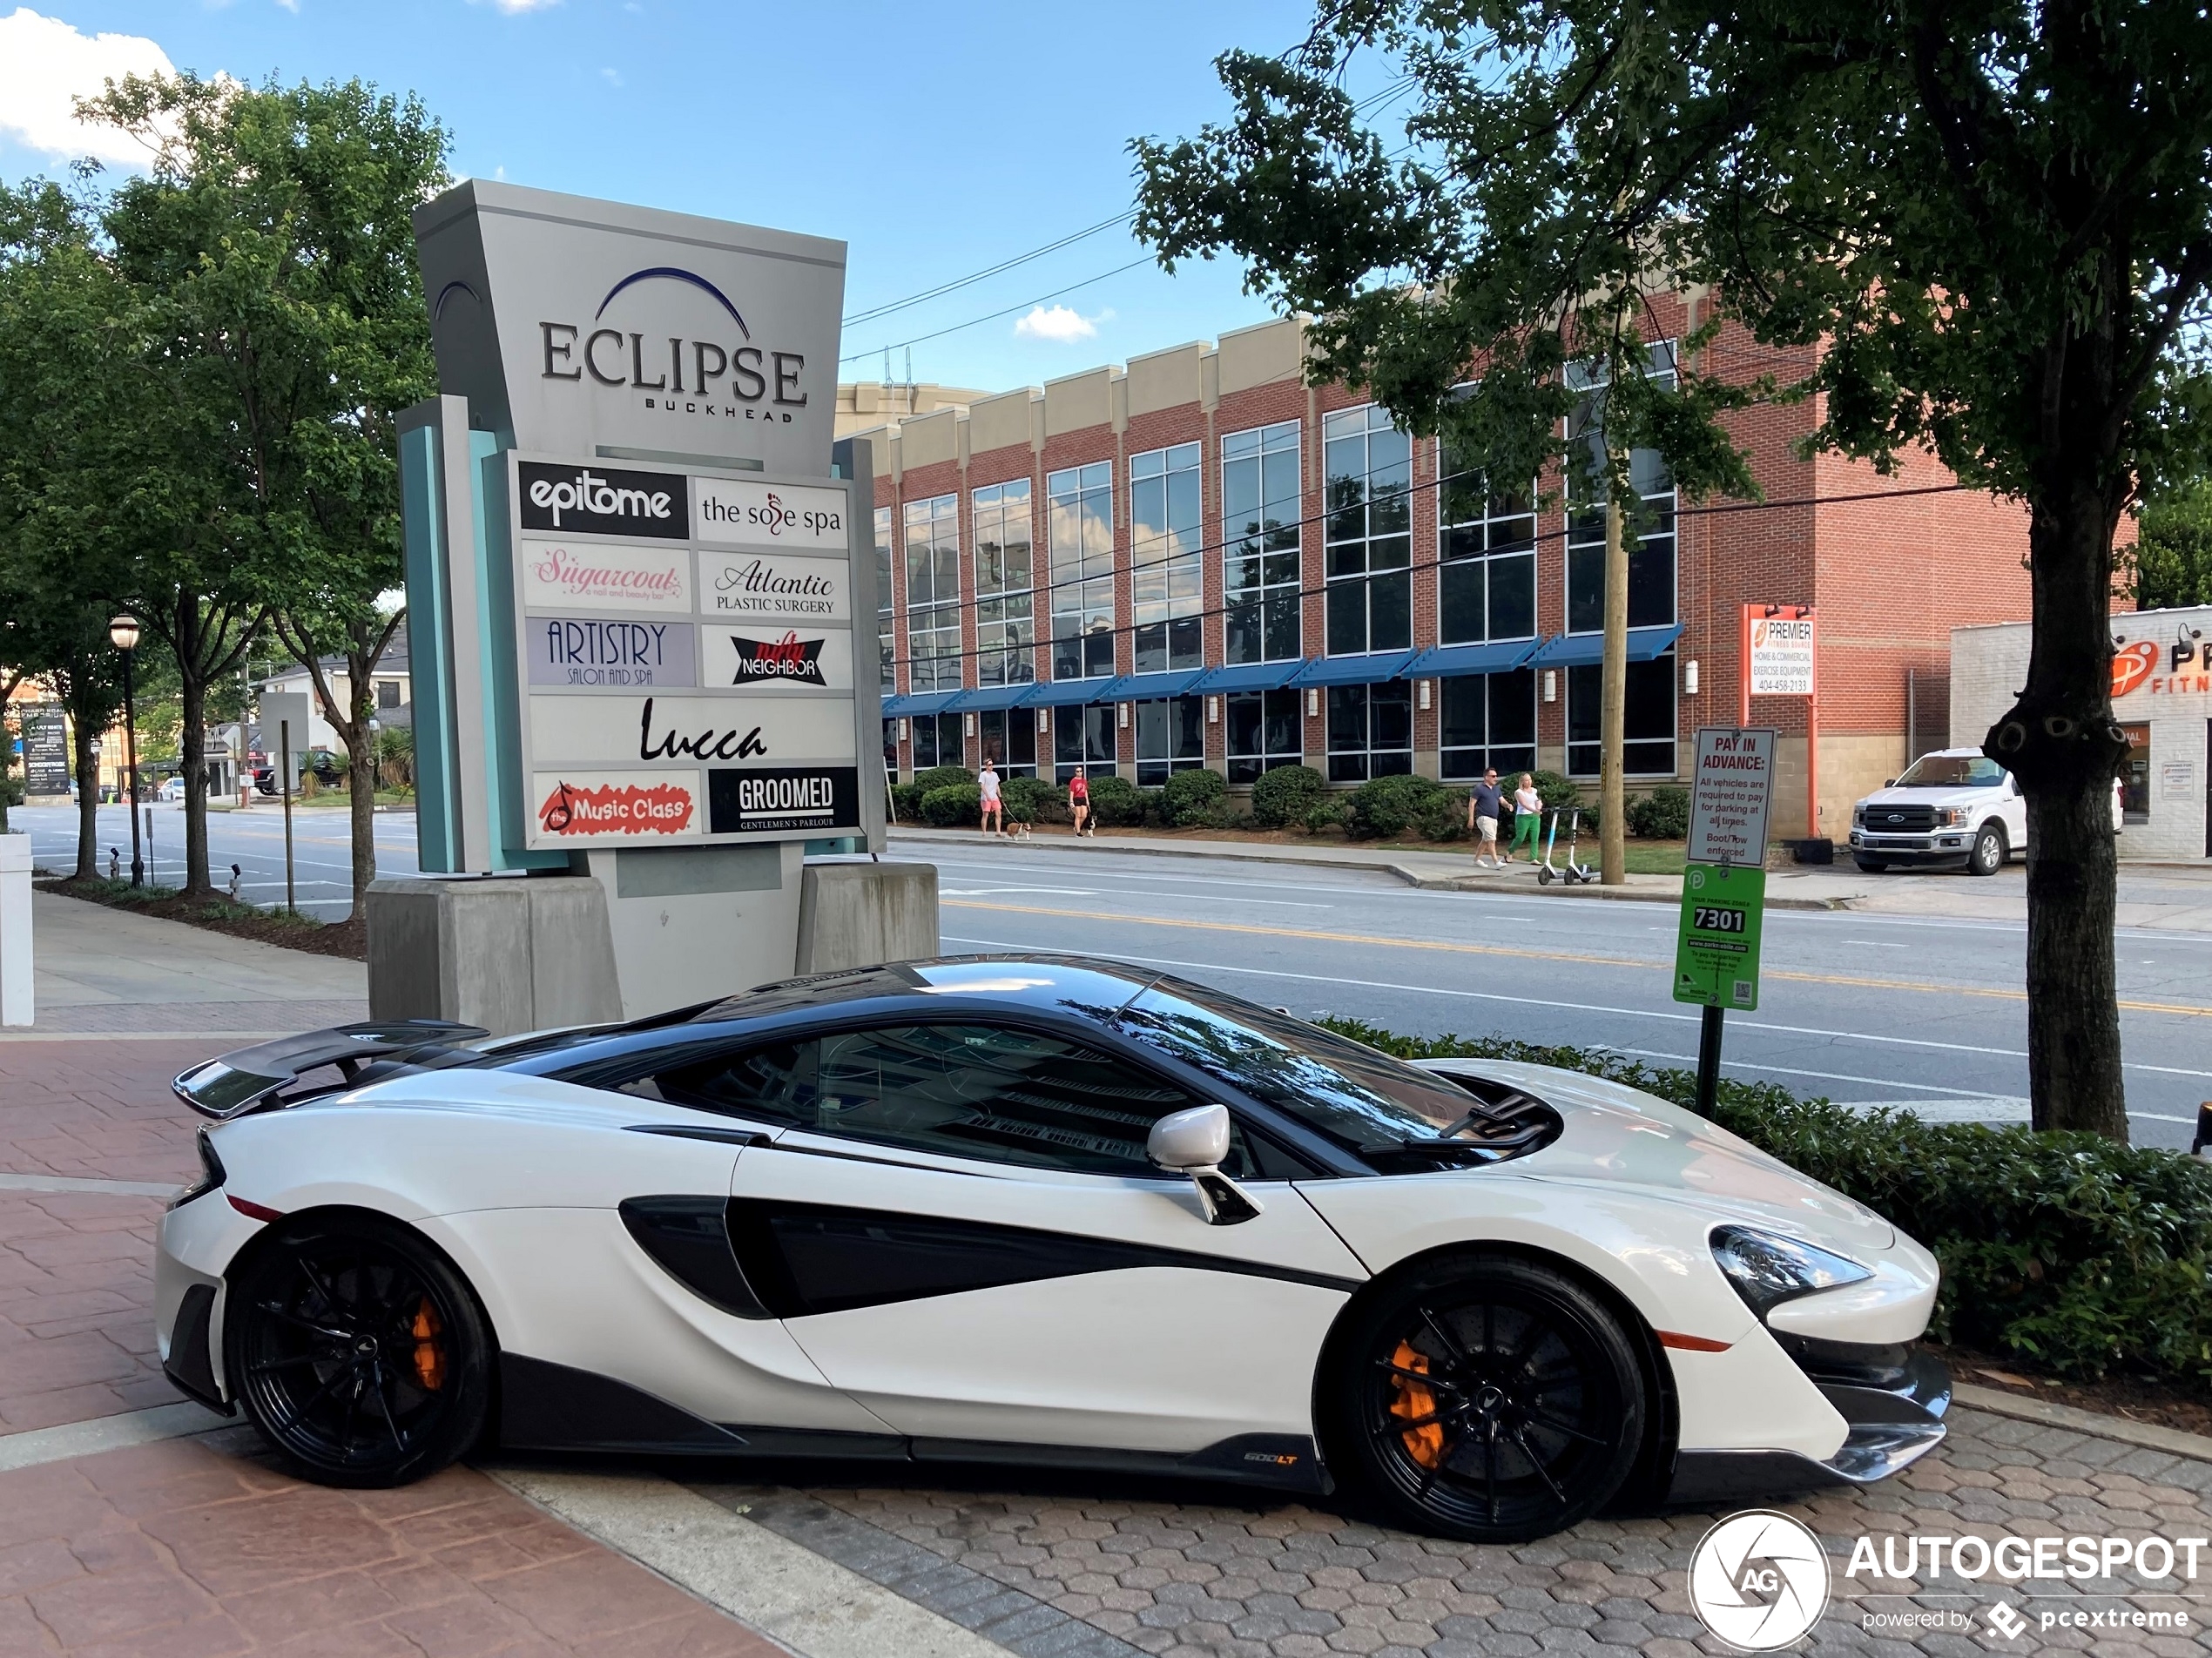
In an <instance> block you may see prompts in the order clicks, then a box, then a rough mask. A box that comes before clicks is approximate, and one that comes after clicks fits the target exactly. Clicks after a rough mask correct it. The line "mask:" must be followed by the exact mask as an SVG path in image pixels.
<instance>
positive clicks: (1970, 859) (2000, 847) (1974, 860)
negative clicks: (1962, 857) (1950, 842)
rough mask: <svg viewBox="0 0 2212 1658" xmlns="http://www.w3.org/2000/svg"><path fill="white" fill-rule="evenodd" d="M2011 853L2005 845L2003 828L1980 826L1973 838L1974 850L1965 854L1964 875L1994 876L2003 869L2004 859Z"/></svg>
mask: <svg viewBox="0 0 2212 1658" xmlns="http://www.w3.org/2000/svg"><path fill="white" fill-rule="evenodd" d="M2011 853H2012V849H2011V848H2010V847H2009V846H2006V844H2005V826H2003V825H2002V824H1996V823H1986V824H1984V825H1982V826H1981V832H1980V833H1979V834H1978V835H1976V836H1975V837H1974V849H1973V851H1972V852H1971V853H1967V854H1966V873H1968V874H1969V875H1994V874H1995V873H1997V872H1998V871H1999V870H2000V869H2002V868H2004V866H2005V859H2006V858H2007V857H2009V856H2010V855H2011Z"/></svg>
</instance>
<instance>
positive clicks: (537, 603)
mask: <svg viewBox="0 0 2212 1658" xmlns="http://www.w3.org/2000/svg"><path fill="white" fill-rule="evenodd" d="M509 465H510V466H511V467H512V468H513V471H512V473H511V475H510V477H509V500H510V501H511V502H513V503H514V522H513V523H512V525H511V529H512V530H513V537H514V538H513V546H514V549H515V596H516V609H517V611H518V615H517V617H516V654H517V657H518V662H517V664H516V665H517V668H518V671H519V684H521V686H522V688H523V696H522V698H521V701H522V725H523V731H522V737H523V752H524V754H525V755H527V756H528V758H529V813H530V821H529V845H530V846H532V847H533V848H540V847H547V848H550V847H559V846H579V845H592V846H608V845H625V844H626V845H631V846H669V845H671V844H680V843H683V842H687V841H725V840H726V841H738V840H744V839H749V838H763V839H789V838H790V837H791V836H792V834H793V833H794V832H804V833H807V834H819V835H824V836H828V835H835V834H841V833H846V832H851V831H853V830H856V829H858V828H860V770H859V738H858V733H857V731H856V729H855V726H854V723H853V722H854V717H855V716H854V708H853V596H852V585H853V584H852V568H851V559H852V551H851V548H852V528H853V527H852V523H851V513H852V504H851V497H850V496H849V495H847V493H846V491H845V490H844V489H839V488H836V487H834V486H829V487H825V486H824V485H822V484H820V483H806V482H782V481H778V480H772V479H765V478H761V477H759V476H757V475H753V476H745V477H742V478H731V477H727V476H724V475H708V474H703V473H694V472H678V471H668V470H662V469H658V468H652V469H648V468H639V467H637V466H634V465H631V464H629V463H624V464H622V465H619V466H610V465H609V464H607V463H605V462H569V461H558V460H546V459H542V458H535V457H533V458H527V459H526V458H523V457H522V456H520V455H516V456H513V457H512V458H511V459H510V461H509Z"/></svg>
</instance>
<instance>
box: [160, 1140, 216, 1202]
mask: <svg viewBox="0 0 2212 1658" xmlns="http://www.w3.org/2000/svg"><path fill="white" fill-rule="evenodd" d="M194 1137H195V1139H196V1140H197V1142H198V1143H199V1179H198V1180H195V1181H194V1182H192V1184H191V1185H189V1186H187V1187H185V1189H184V1190H182V1191H180V1192H179V1193H178V1194H177V1195H176V1196H174V1197H172V1198H171V1199H170V1200H169V1207H170V1208H172V1209H182V1208H183V1207H184V1206H185V1204H186V1203H191V1202H192V1199H194V1198H195V1197H205V1196H207V1194H208V1193H209V1192H212V1191H216V1190H219V1189H220V1188H221V1186H222V1184H223V1183H224V1182H225V1181H226V1180H227V1179H229V1178H230V1176H228V1175H226V1173H224V1171H223V1160H222V1159H221V1158H220V1157H219V1156H216V1155H215V1142H213V1141H212V1140H210V1139H209V1138H208V1137H207V1130H206V1129H201V1130H200V1131H199V1134H198V1135H197V1136H194Z"/></svg>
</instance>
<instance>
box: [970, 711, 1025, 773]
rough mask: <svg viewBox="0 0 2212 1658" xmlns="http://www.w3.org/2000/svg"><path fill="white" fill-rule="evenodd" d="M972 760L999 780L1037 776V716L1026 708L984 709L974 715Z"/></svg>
mask: <svg viewBox="0 0 2212 1658" xmlns="http://www.w3.org/2000/svg"><path fill="white" fill-rule="evenodd" d="M975 740H976V745H977V754H976V758H977V759H978V760H979V761H981V760H988V761H990V763H991V764H992V765H995V766H996V767H997V768H998V772H999V775H1000V776H1001V777H1028V778H1033V777H1035V776H1036V774H1037V716H1036V712H1035V710H1033V709H1028V708H986V709H983V710H981V711H979V712H978V713H977V714H976V716H975Z"/></svg>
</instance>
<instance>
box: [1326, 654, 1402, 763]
mask: <svg viewBox="0 0 2212 1658" xmlns="http://www.w3.org/2000/svg"><path fill="white" fill-rule="evenodd" d="M1325 699H1326V708H1327V715H1328V745H1329V748H1328V767H1329V771H1328V778H1329V781H1330V782H1332V783H1365V782H1366V781H1368V780H1369V779H1370V778H1379V777H1403V776H1405V775H1406V774H1407V773H1409V772H1412V771H1413V684H1412V682H1411V681H1410V680H1405V679H1392V680H1386V681H1385V682H1383V683H1382V684H1372V685H1331V686H1330V687H1329V688H1328V690H1327V691H1326V692H1325Z"/></svg>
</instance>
